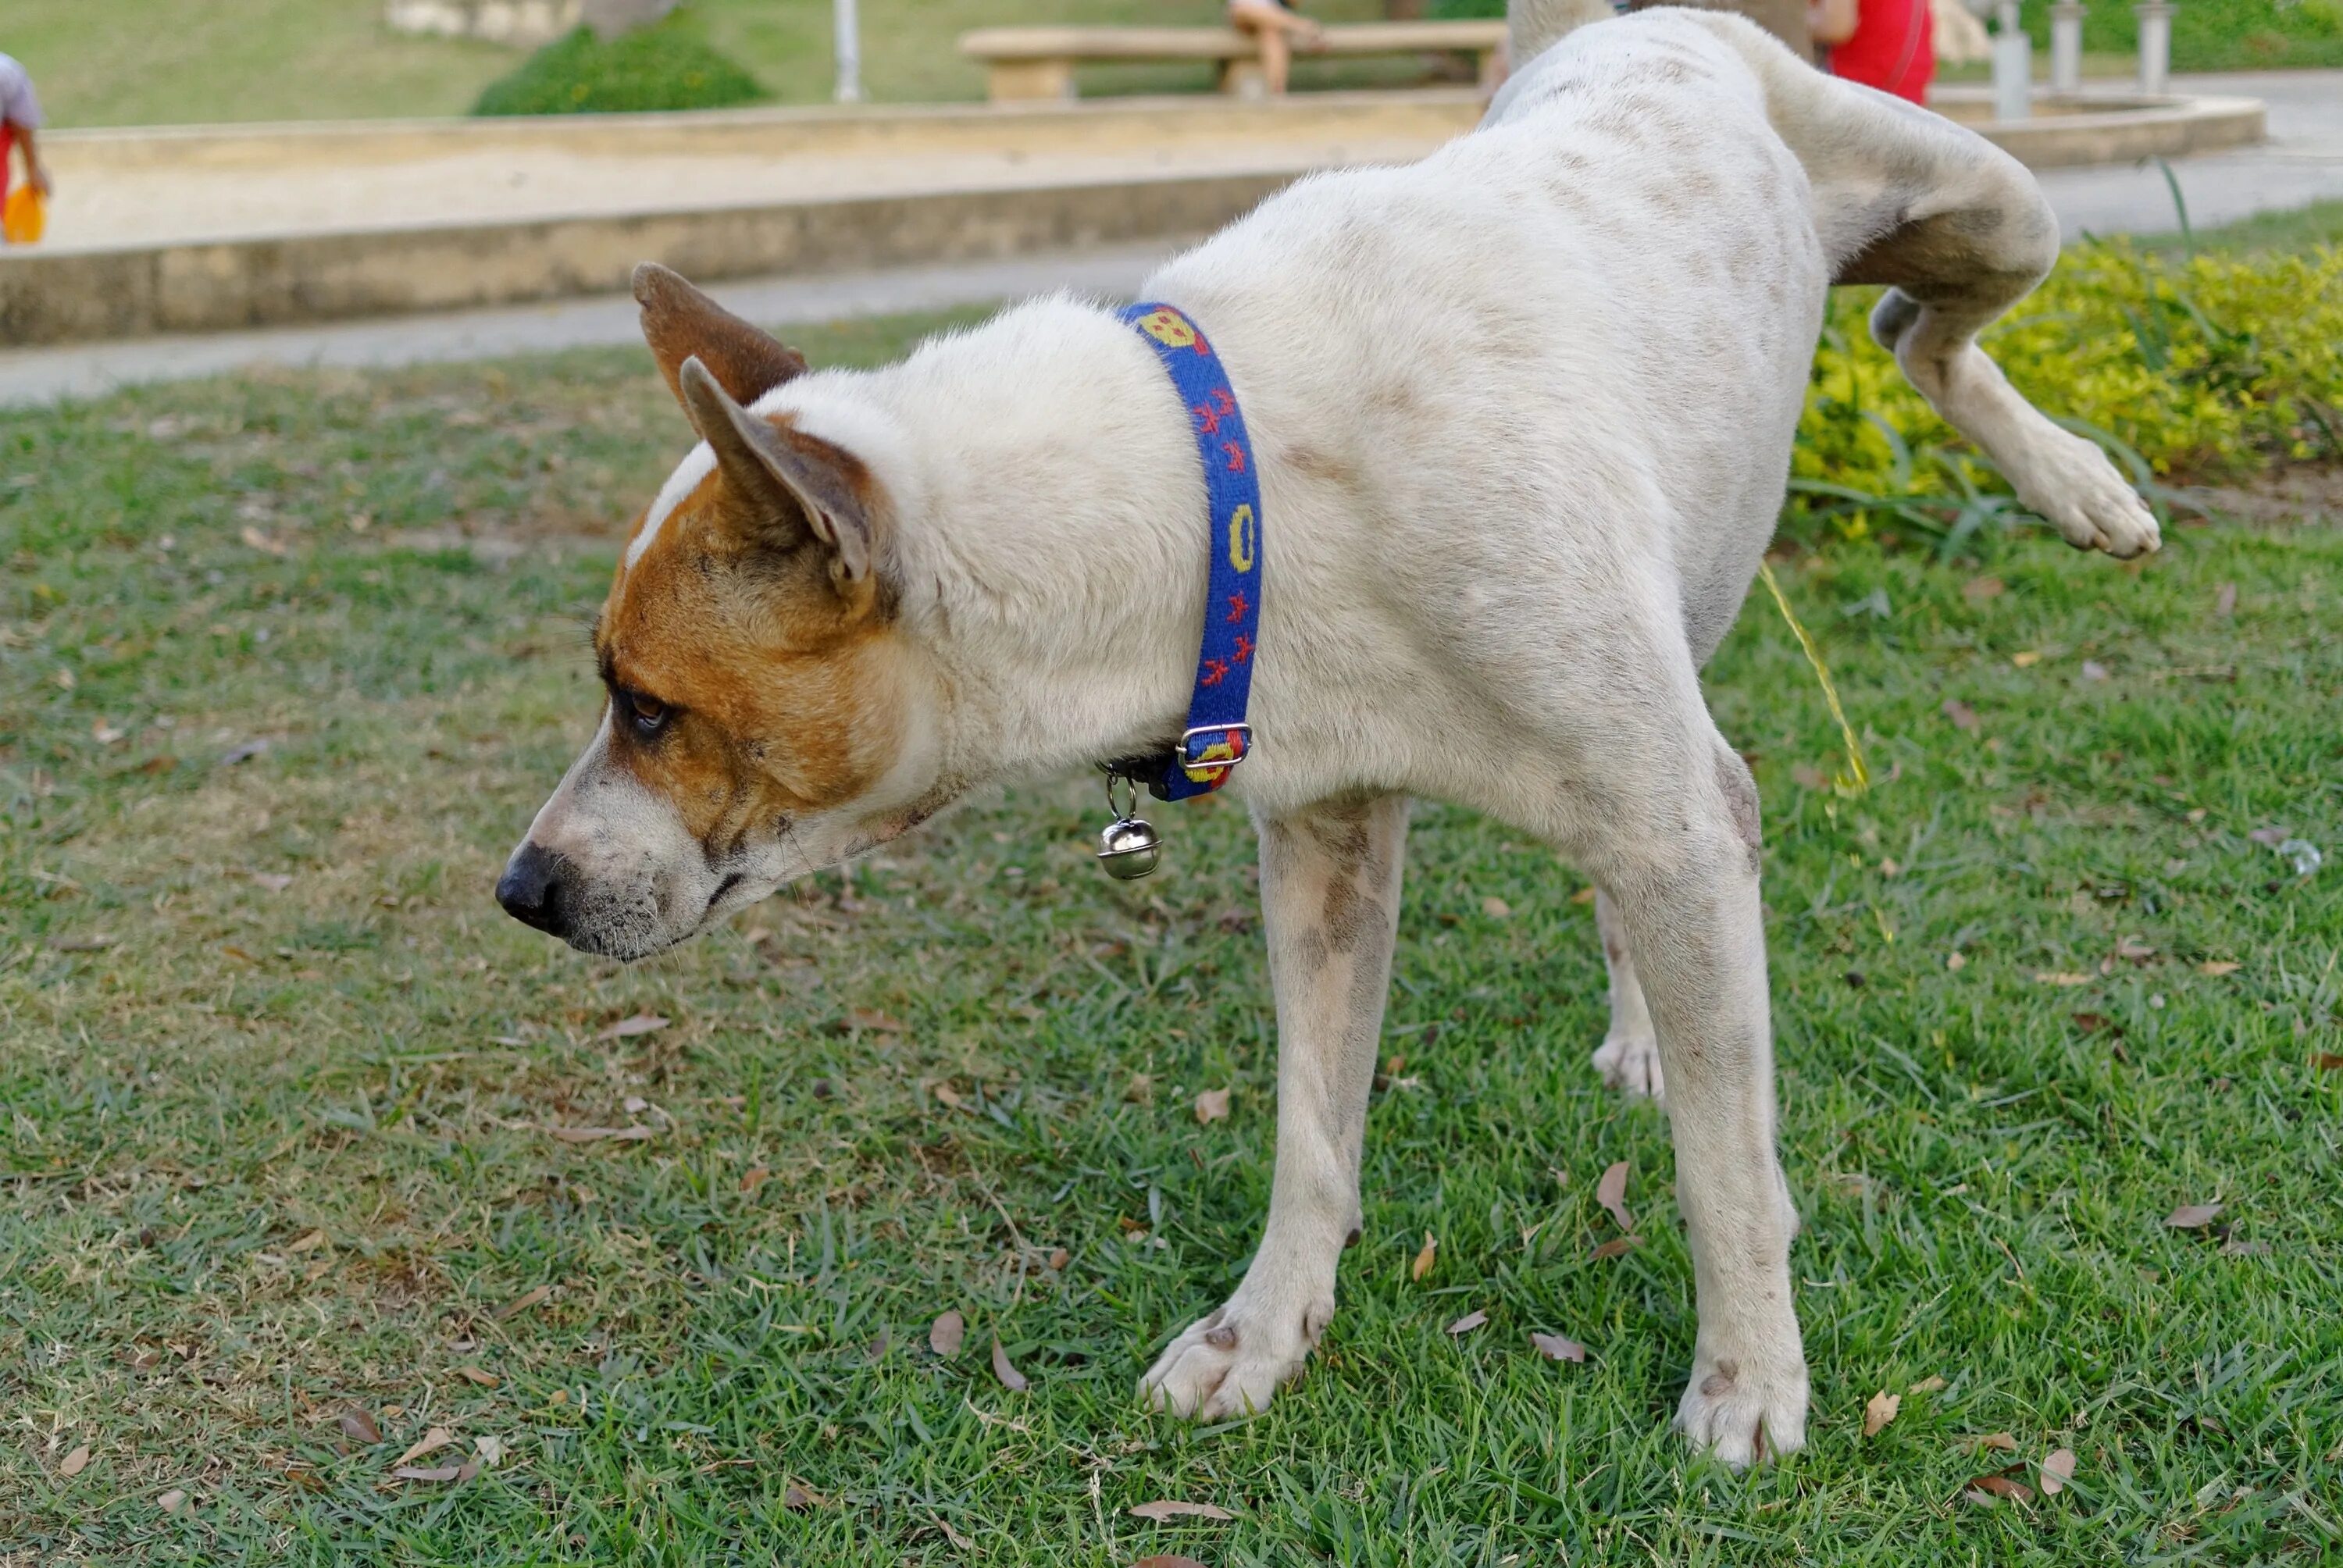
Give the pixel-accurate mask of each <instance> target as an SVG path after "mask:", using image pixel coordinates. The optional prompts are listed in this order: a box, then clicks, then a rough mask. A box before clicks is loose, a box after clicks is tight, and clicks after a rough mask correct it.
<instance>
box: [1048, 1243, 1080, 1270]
mask: <svg viewBox="0 0 2343 1568" xmlns="http://www.w3.org/2000/svg"><path fill="white" fill-rule="evenodd" d="M1072 1261H1074V1255H1073V1254H1072V1253H1071V1252H1069V1251H1066V1250H1065V1249H1064V1248H1063V1247H1052V1248H1051V1250H1050V1267H1051V1268H1052V1269H1062V1268H1064V1267H1065V1266H1066V1265H1067V1264H1068V1263H1071V1262H1072Z"/></svg>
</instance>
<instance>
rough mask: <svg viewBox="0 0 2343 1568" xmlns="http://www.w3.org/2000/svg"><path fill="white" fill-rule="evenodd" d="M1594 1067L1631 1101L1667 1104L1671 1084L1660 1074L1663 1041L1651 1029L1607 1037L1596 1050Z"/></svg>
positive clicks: (1605, 1081) (1607, 1082) (1607, 1081)
mask: <svg viewBox="0 0 2343 1568" xmlns="http://www.w3.org/2000/svg"><path fill="white" fill-rule="evenodd" d="M1594 1070H1595V1071H1597V1072H1599V1073H1601V1074H1602V1075H1603V1081H1604V1083H1606V1084H1608V1085H1609V1086H1610V1087H1612V1088H1613V1089H1615V1090H1617V1091H1619V1092H1620V1093H1622V1094H1624V1095H1625V1096H1626V1097H1627V1098H1628V1099H1630V1100H1653V1101H1658V1102H1659V1103H1660V1104H1663V1105H1664V1104H1666V1103H1667V1098H1668V1096H1667V1085H1666V1084H1665V1083H1664V1081H1662V1079H1661V1077H1660V1042H1659V1040H1657V1039H1656V1038H1654V1036H1653V1035H1652V1033H1651V1031H1649V1030H1644V1032H1643V1033H1640V1034H1622V1033H1616V1032H1614V1033H1613V1034H1611V1035H1609V1036H1607V1037H1605V1038H1604V1041H1603V1043H1602V1044H1601V1045H1599V1046H1597V1047H1596V1048H1595V1050H1594Z"/></svg>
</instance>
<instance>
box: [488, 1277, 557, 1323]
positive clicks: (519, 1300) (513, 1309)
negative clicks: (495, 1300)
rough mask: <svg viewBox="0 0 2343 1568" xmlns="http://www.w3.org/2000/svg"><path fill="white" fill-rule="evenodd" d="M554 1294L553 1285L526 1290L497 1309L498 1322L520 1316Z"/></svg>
mask: <svg viewBox="0 0 2343 1568" xmlns="http://www.w3.org/2000/svg"><path fill="white" fill-rule="evenodd" d="M552 1294H553V1287H552V1286H551V1285H539V1286H538V1287H537V1288H536V1289H535V1290H533V1291H527V1292H523V1293H521V1294H520V1295H518V1296H515V1297H514V1298H513V1299H512V1300H511V1301H509V1302H506V1303H505V1304H504V1305H503V1306H501V1307H498V1309H497V1322H504V1321H505V1320H506V1319H507V1318H511V1317H518V1316H519V1315H520V1314H521V1313H523V1312H527V1311H528V1310H529V1308H531V1307H533V1306H536V1305H537V1304H538V1302H542V1301H544V1300H546V1298H548V1296H550V1295H552Z"/></svg>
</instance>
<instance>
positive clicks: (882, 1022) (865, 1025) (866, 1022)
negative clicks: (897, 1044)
mask: <svg viewBox="0 0 2343 1568" xmlns="http://www.w3.org/2000/svg"><path fill="white" fill-rule="evenodd" d="M846 1021H847V1022H848V1023H849V1024H850V1025H852V1026H853V1027H854V1028H856V1029H867V1030H870V1032H871V1033H873V1034H900V1033H902V1032H903V1030H904V1027H905V1025H904V1023H903V1020H901V1019H900V1018H895V1017H892V1016H890V1015H889V1014H887V1013H883V1012H880V1011H879V1010H877V1009H875V1008H868V1007H857V1008H849V1009H848V1010H847V1012H846Z"/></svg>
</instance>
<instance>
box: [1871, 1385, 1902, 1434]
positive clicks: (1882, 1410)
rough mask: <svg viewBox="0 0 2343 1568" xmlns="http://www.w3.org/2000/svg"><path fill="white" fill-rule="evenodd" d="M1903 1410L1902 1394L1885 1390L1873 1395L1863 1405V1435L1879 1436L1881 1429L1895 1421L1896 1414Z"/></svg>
mask: <svg viewBox="0 0 2343 1568" xmlns="http://www.w3.org/2000/svg"><path fill="white" fill-rule="evenodd" d="M1903 1408H1904V1396H1903V1395H1902V1394H1895V1393H1889V1392H1887V1391H1886V1390H1885V1389H1881V1390H1880V1391H1879V1392H1877V1393H1875V1394H1873V1395H1872V1396H1871V1397H1870V1398H1869V1399H1867V1400H1865V1401H1864V1403H1863V1435H1864V1436H1865V1437H1876V1436H1878V1435H1879V1429H1880V1428H1881V1427H1883V1426H1885V1425H1886V1424H1887V1423H1888V1422H1891V1421H1894V1420H1895V1419H1896V1412H1897V1411H1899V1410H1901V1409H1903Z"/></svg>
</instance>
